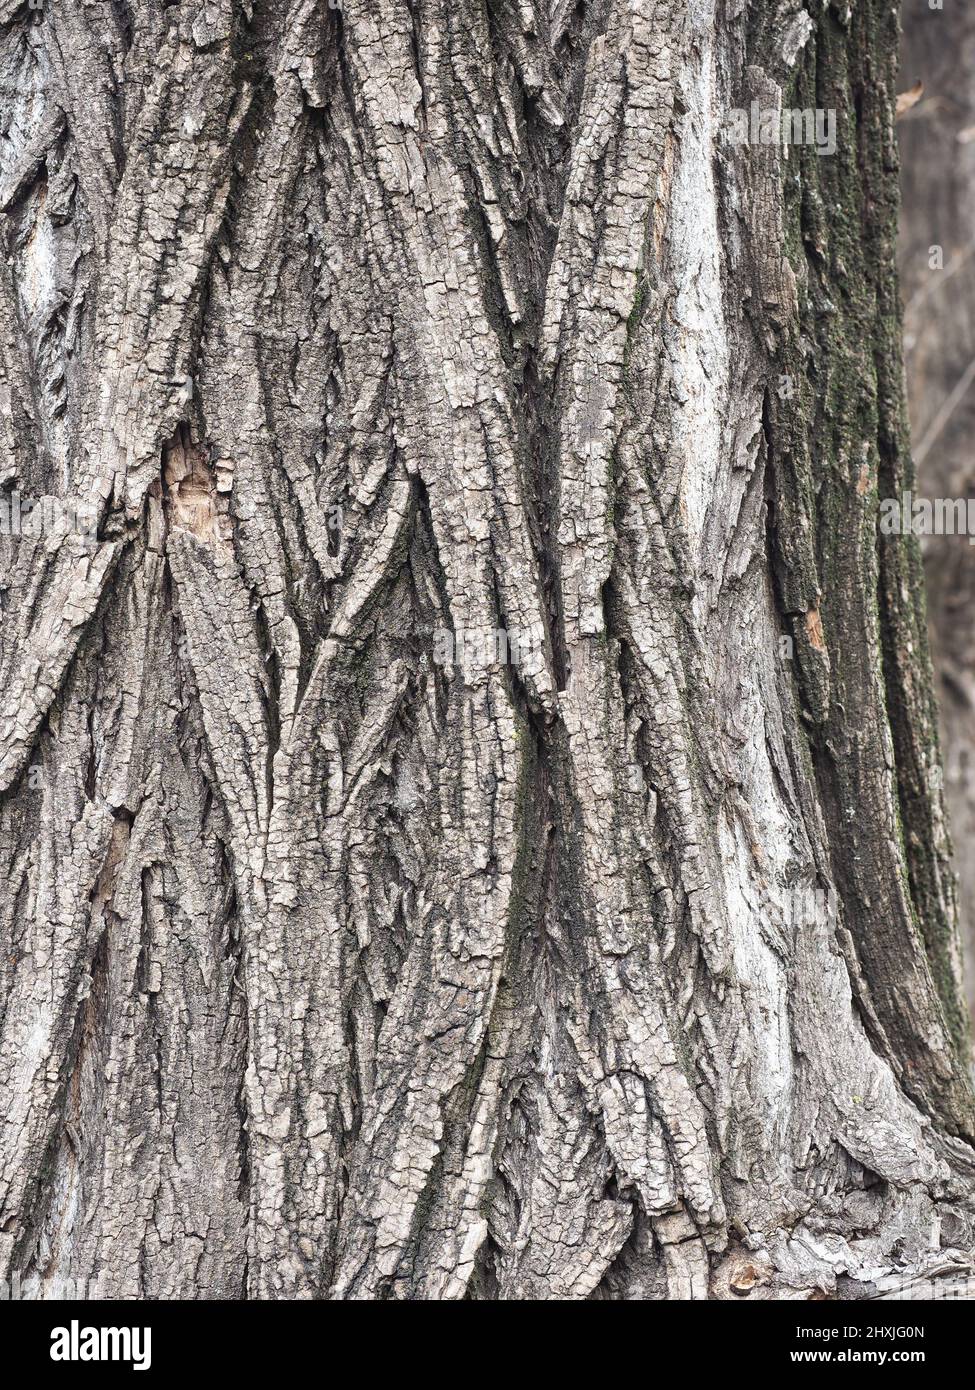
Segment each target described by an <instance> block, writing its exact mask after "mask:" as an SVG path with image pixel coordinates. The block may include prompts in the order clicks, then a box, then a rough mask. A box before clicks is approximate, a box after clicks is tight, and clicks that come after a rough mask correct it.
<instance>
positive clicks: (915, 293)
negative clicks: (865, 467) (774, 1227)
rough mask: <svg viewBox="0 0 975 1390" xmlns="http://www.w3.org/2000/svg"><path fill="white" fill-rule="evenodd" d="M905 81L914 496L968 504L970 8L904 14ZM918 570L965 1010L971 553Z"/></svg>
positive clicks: (973, 312) (916, 4)
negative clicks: (910, 103) (930, 645)
mask: <svg viewBox="0 0 975 1390" xmlns="http://www.w3.org/2000/svg"><path fill="white" fill-rule="evenodd" d="M902 68H903V74H904V79H905V82H913V81H914V80H915V79H918V80H922V81H923V82H924V84H925V95H924V98H923V100H922V101H921V102H920V104H918V105H917V106H915V107H914V108H913V109H912V111H911V112H910V114H909V115H906V116H905V118H904V122H903V126H902V127H901V128H900V133H901V144H902V150H903V166H904V167H903V178H902V187H903V201H904V206H903V213H902V216H901V246H900V251H901V265H902V279H903V290H904V299H905V304H906V309H905V333H906V347H907V368H908V371H907V381H908V388H909V395H910V404H911V421H912V425H913V433H914V439H915V441H916V445H917V448H916V458H917V465H918V488H917V491H918V494H919V495H921V496H925V497H930V498H968V497H973V496H975V457H973V453H972V438H973V436H975V11H973V10H972V7H971V6H970V5H963V4H962V5H947V6H946V7H945V8H943V9H941V10H931V9H929V7H928V4H927V0H911V3H910V5H908V6H907V8H906V9H905V14H904V44H903V55H902ZM924 568H925V574H926V577H927V588H928V607H929V612H930V616H931V627H932V632H933V637H934V660H935V668H936V671H937V676H938V697H939V704H940V707H941V712H942V721H943V724H942V727H943V735H944V764H945V783H944V786H945V801H946V803H947V807H948V811H949V819H950V824H951V828H952V835H953V838H954V841H955V846H956V850H957V853H956V859H955V863H956V867H957V870H958V876H959V880H960V882H959V894H958V897H959V916H960V919H961V924H962V928H963V936H964V940H965V943H966V948H967V949H966V964H967V972H966V976H967V979H966V983H967V993H968V1001H969V1006H970V1008H971V1010H972V1011H973V1012H975V854H973V853H972V848H971V847H972V844H973V843H975V633H973V623H972V614H973V613H975V548H973V547H972V545H971V544H970V543H969V539H968V537H967V536H964V535H959V536H935V537H931V538H930V539H929V540H928V541H926V543H925V553H924Z"/></svg>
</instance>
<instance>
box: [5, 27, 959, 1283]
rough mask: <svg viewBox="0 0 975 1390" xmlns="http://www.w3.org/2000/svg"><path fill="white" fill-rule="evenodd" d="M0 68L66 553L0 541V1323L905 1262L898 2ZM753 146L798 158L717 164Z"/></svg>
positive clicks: (904, 565)
mask: <svg viewBox="0 0 975 1390" xmlns="http://www.w3.org/2000/svg"><path fill="white" fill-rule="evenodd" d="M31 21H32V16H31V14H30V12H29V11H28V10H27V8H26V7H25V6H23V5H21V6H17V5H10V4H8V5H6V6H4V7H3V8H2V9H0V84H2V94H3V105H2V111H3V118H2V119H3V125H2V138H0V190H2V195H0V203H2V206H3V208H4V213H3V226H2V230H3V236H4V238H5V255H4V258H3V263H2V265H0V319H2V322H0V330H2V331H0V361H2V365H3V376H2V382H0V391H2V395H0V407H2V409H0V425H2V429H3V440H4V452H3V456H2V467H3V479H2V481H3V488H4V491H5V493H9V492H10V491H11V490H13V489H16V490H18V491H19V492H20V493H21V494H22V495H25V496H28V495H30V496H36V497H41V496H48V495H51V496H57V497H70V498H74V499H77V500H78V501H79V503H84V502H86V501H90V500H92V499H95V500H96V501H97V507H98V521H99V524H98V540H97V542H96V543H95V544H92V543H91V541H90V538H89V537H87V536H85V535H83V534H80V533H79V532H77V531H70V530H69V531H67V532H64V533H61V534H57V535H41V536H34V537H29V536H19V537H14V536H4V537H0V548H2V554H3V579H2V591H0V594H2V619H0V668H2V692H3V694H2V699H3V722H2V725H0V778H2V782H0V786H2V789H3V797H2V800H0V853H2V855H3V858H4V861H5V862H4V868H5V872H4V875H3V881H4V883H5V884H6V887H7V891H6V893H5V894H4V896H3V899H2V911H0V933H2V954H0V970H2V973H3V980H2V1005H0V1008H2V1015H0V1019H2V1035H0V1095H2V1097H3V1110H2V1115H0V1256H2V1262H3V1270H4V1272H5V1277H8V1278H10V1277H13V1276H14V1275H16V1276H17V1277H19V1278H20V1279H21V1280H22V1281H25V1286H27V1285H28V1284H30V1286H32V1287H36V1288H40V1289H43V1288H46V1287H55V1286H58V1285H63V1282H64V1281H65V1280H67V1279H72V1280H75V1281H79V1282H80V1281H87V1280H94V1281H97V1288H98V1289H99V1292H100V1294H101V1295H102V1296H112V1297H121V1298H132V1297H150V1298H167V1297H179V1298H207V1297H231V1298H261V1297H330V1298H356V1299H379V1298H399V1299H459V1298H464V1297H469V1298H481V1299H529V1298H569V1299H581V1298H588V1297H592V1298H610V1299H627V1298H639V1297H647V1298H686V1297H693V1298H705V1297H708V1296H712V1297H718V1298H723V1297H728V1298H731V1297H745V1296H748V1297H750V1298H753V1299H755V1298H766V1297H779V1298H797V1297H798V1298H803V1297H808V1296H811V1295H812V1294H813V1293H814V1292H815V1291H816V1290H825V1291H827V1292H828V1293H833V1292H837V1293H838V1294H839V1295H840V1296H846V1295H847V1294H849V1293H850V1291H851V1290H856V1291H859V1292H869V1291H870V1290H871V1289H872V1288H873V1287H874V1282H875V1281H877V1280H878V1279H880V1278H881V1277H883V1278H884V1279H885V1280H887V1283H885V1285H884V1287H885V1288H889V1287H891V1284H890V1280H891V1279H894V1280H895V1282H896V1278H897V1277H898V1276H899V1275H901V1274H902V1275H903V1278H904V1280H905V1281H911V1280H916V1279H918V1278H922V1277H925V1276H926V1275H927V1274H928V1273H929V1272H930V1271H931V1270H932V1269H934V1268H937V1269H939V1270H940V1269H943V1268H948V1269H954V1268H958V1267H962V1268H964V1267H965V1264H966V1260H967V1259H968V1258H969V1253H970V1251H971V1246H972V1220H973V1212H975V1199H973V1191H975V1165H973V1162H972V1152H971V1147H970V1141H971V1136H972V1132H973V1123H972V1118H973V1112H972V1102H971V1095H970V1092H969V1089H968V1084H967V1082H966V1079H965V1066H964V1062H963V1057H964V1053H965V1047H966V1042H965V1038H964V1034H963V1028H962V1026H961V1022H960V1020H961V1012H960V1009H959V1007H958V1002H957V992H956V983H957V981H956V975H957V957H956V952H955V936H954V904H953V898H952V886H951V877H950V874H949V870H948V862H947V852H946V848H945V843H944V834H943V830H942V828H941V826H942V822H941V818H940V808H939V806H938V805H937V804H935V803H933V802H932V799H931V797H932V794H931V791H930V785H931V781H930V779H929V778H927V777H926V775H925V774H926V772H927V769H928V765H929V762H930V760H931V759H932V758H933V757H934V756H935V752H934V748H933V732H932V730H933V712H932V706H931V695H930V681H929V676H928V671H927V664H926V663H927V658H926V656H925V638H924V629H923V621H922V615H921V599H920V594H919V590H918V587H917V583H916V570H917V563H916V556H915V551H914V549H913V548H912V546H913V544H914V543H913V541H912V540H911V539H910V538H907V537H897V536H891V537H885V538H883V540H882V541H879V540H878V535H877V524H876V523H877V509H878V499H879V498H880V497H883V496H898V495H900V493H901V491H903V489H904V487H906V486H909V485H910V473H909V462H908V457H907V453H906V445H905V429H904V424H903V407H902V399H901V387H900V380H901V376H900V358H899V322H898V313H897V308H896V304H897V299H896V285H895V281H894V274H893V268H892V267H893V251H892V239H893V234H894V224H895V217H896V200H895V188H896V184H895V177H896V168H895V166H896V156H895V148H894V136H893V107H894V98H895V94H896V81H895V73H894V53H895V46H896V17H895V15H894V13H893V11H892V7H891V6H890V5H889V4H881V3H880V0H858V3H857V4H856V5H855V6H853V7H847V5H846V4H845V0H844V3H843V4H830V5H828V6H820V5H817V6H815V7H813V8H812V9H811V10H810V12H809V13H807V12H805V11H803V10H797V9H796V8H795V7H791V8H790V7H789V6H788V5H783V6H781V7H780V8H779V9H778V10H777V9H776V7H775V6H769V5H766V4H764V3H763V4H758V3H755V4H754V5H748V4H741V5H737V6H735V5H732V6H729V7H723V8H721V9H715V8H714V7H713V6H712V5H711V4H710V3H708V0H700V3H694V4H691V5H688V4H685V3H683V0H681V3H677V0H600V3H596V4H589V3H582V2H581V0H580V3H570V2H569V0H464V3H463V4H457V3H455V0H412V3H407V0H344V2H343V5H342V7H341V10H338V9H337V8H335V7H334V6H332V5H330V4H329V3H327V0H293V2H292V3H285V0H276V2H275V3H260V0H257V2H256V3H253V4H251V3H243V2H242V0H240V2H238V3H231V0H201V3H196V4H192V5H191V4H188V3H183V4H162V3H157V0H130V3H128V4H125V5H118V4H110V3H108V2H107V0H73V3H68V0H45V3H44V8H43V11H42V14H41V17H40V20H39V22H31ZM753 101H757V102H759V103H760V104H761V107H762V109H763V110H765V109H771V110H772V111H773V112H776V111H780V110H782V109H784V108H790V109H794V110H797V111H805V110H810V111H812V110H814V109H819V108H823V109H828V110H830V111H832V112H835V113H836V122H835V133H836V151H835V154H831V155H828V154H825V153H824V151H823V150H821V149H817V148H816V147H815V146H813V147H808V148H807V147H805V146H803V145H801V144H800V145H795V146H792V147H783V146H781V145H779V144H776V143H772V144H761V143H760V144H758V145H753V144H750V143H747V142H746V143H729V142H723V141H721V140H720V139H719V130H720V124H721V116H722V112H727V111H729V110H731V109H741V110H747V109H749V108H750V105H751V103H752V102H753ZM783 381H788V382H790V383H791V389H789V390H785V389H783V390H781V391H780V390H779V389H777V388H778V387H779V386H780V385H781V383H782V382H783ZM336 519H338V522H339V524H338V525H337V524H336ZM485 633H489V634H498V633H519V634H520V633H531V634H536V635H537V636H538V637H539V639H540V640H537V641H536V640H533V641H532V642H531V643H527V644H525V645H524V648H523V649H520V651H519V660H518V661H511V660H507V659H506V655H505V654H502V653H501V651H500V650H499V649H498V650H495V649H494V648H492V647H489V648H487V649H486V648H485V644H484V643H483V642H479V641H478V640H477V635H478V634H481V635H483V634H485ZM438 634H439V636H440V639H442V638H443V635H444V634H452V640H451V641H450V642H449V643H447V642H445V641H443V640H438ZM783 637H787V638H788V642H787V644H785V645H783ZM435 644H436V649H435ZM793 652H794V660H791V661H789V660H782V659H780V653H783V654H785V653H789V654H791V653H793ZM445 653H449V658H448V659H445ZM827 904H828V910H825V905H827ZM821 909H823V910H821ZM31 1281H32V1282H31Z"/></svg>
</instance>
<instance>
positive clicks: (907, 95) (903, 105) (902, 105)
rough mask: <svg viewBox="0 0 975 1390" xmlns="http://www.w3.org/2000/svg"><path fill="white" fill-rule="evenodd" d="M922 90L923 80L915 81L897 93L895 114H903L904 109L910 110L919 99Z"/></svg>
mask: <svg viewBox="0 0 975 1390" xmlns="http://www.w3.org/2000/svg"><path fill="white" fill-rule="evenodd" d="M923 92H924V83H923V82H915V83H914V86H913V87H908V89H907V91H906V92H901V93H900V94H899V95H898V98H897V106H896V108H895V110H896V113H897V116H898V117H900V116H903V115H904V113H905V111H910V109H911V107H912V106H916V105H917V103H918V102H919V101H920V100H921V96H922V94H923Z"/></svg>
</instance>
